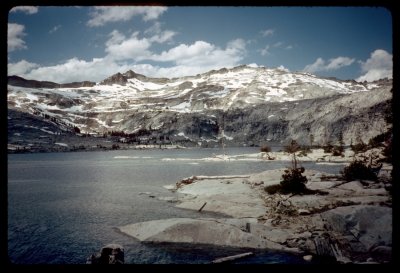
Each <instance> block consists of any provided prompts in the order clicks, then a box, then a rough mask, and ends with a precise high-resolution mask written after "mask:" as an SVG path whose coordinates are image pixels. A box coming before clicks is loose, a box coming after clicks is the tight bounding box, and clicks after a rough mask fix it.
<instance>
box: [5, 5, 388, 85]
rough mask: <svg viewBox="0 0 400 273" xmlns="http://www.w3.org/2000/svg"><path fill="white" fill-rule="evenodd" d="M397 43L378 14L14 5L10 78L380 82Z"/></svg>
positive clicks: (384, 15) (365, 10) (374, 10)
mask: <svg viewBox="0 0 400 273" xmlns="http://www.w3.org/2000/svg"><path fill="white" fill-rule="evenodd" d="M392 39H393V38H392V17H391V13H390V11H389V10H387V9H385V8H379V7H195V6H194V7H173V6H170V7H163V6H123V7H121V6H107V7H104V6H98V7H96V6H91V7H89V6H88V7H68V6H59V7H54V6H53V7H48V6H47V7H46V6H17V7H14V8H12V9H11V10H10V12H9V16H8V75H18V76H21V77H24V78H27V79H34V80H48V81H54V82H57V83H67V82H74V81H84V80H89V81H95V82H99V81H101V80H103V79H105V78H107V77H109V76H111V75H113V74H115V73H117V72H121V73H123V72H126V71H128V70H130V69H131V70H133V71H135V72H136V73H140V74H143V75H146V76H148V77H167V78H173V77H180V76H189V75H196V74H199V73H204V72H207V71H209V70H212V69H220V68H223V67H227V68H231V67H235V66H238V65H243V64H246V65H252V66H265V67H268V68H277V67H279V68H281V69H287V70H288V71H290V72H308V73H311V74H315V75H317V76H322V77H336V78H339V79H342V80H349V79H354V80H357V81H365V80H366V81H374V80H378V79H381V78H386V77H388V78H392V74H393V72H392V71H393V60H392V57H393V56H392V54H393V53H392V44H393V42H392Z"/></svg>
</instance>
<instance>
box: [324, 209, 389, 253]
mask: <svg viewBox="0 0 400 273" xmlns="http://www.w3.org/2000/svg"><path fill="white" fill-rule="evenodd" d="M321 217H322V218H323V219H324V220H325V221H326V223H327V226H328V228H329V229H331V230H333V231H336V232H339V233H341V234H342V235H348V234H352V235H353V236H354V237H355V238H356V239H357V240H358V241H359V242H360V243H361V244H362V246H363V250H364V251H370V250H371V249H372V248H374V247H377V246H391V245H392V209H391V208H389V207H381V206H370V205H357V206H346V207H337V208H335V209H332V210H329V211H326V212H324V213H322V214H321ZM357 250H358V251H359V250H360V249H357Z"/></svg>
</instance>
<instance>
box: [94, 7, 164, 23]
mask: <svg viewBox="0 0 400 273" xmlns="http://www.w3.org/2000/svg"><path fill="white" fill-rule="evenodd" d="M166 10H167V8H166V7H159V6H155V7H154V6H153V7H151V6H134V7H132V6H131V7H126V6H119V7H94V8H93V10H92V12H91V13H90V14H89V16H90V17H91V19H90V20H89V21H88V22H87V25H88V26H90V27H97V26H102V25H105V24H107V23H110V22H119V21H128V20H130V19H131V18H133V17H134V16H142V19H143V21H149V20H155V19H157V18H158V17H159V16H160V15H161V14H163V13H164V12H165V11H166Z"/></svg>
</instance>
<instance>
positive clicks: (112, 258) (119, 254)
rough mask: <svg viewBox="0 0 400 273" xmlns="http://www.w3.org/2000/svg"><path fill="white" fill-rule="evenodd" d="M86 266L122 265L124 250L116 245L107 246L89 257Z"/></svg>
mask: <svg viewBox="0 0 400 273" xmlns="http://www.w3.org/2000/svg"><path fill="white" fill-rule="evenodd" d="M86 263H87V264H123V263H125V259H124V248H123V247H122V246H121V245H118V244H108V245H106V246H104V247H102V249H101V251H100V252H97V253H94V254H92V255H90V257H89V258H88V259H87V261H86Z"/></svg>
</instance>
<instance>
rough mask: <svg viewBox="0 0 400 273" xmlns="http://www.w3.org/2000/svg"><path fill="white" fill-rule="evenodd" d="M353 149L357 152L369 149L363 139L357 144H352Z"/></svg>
mask: <svg viewBox="0 0 400 273" xmlns="http://www.w3.org/2000/svg"><path fill="white" fill-rule="evenodd" d="M351 150H353V152H355V153H363V152H365V151H366V150H368V145H367V144H365V143H364V142H362V141H361V142H359V143H357V144H355V145H351Z"/></svg>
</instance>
